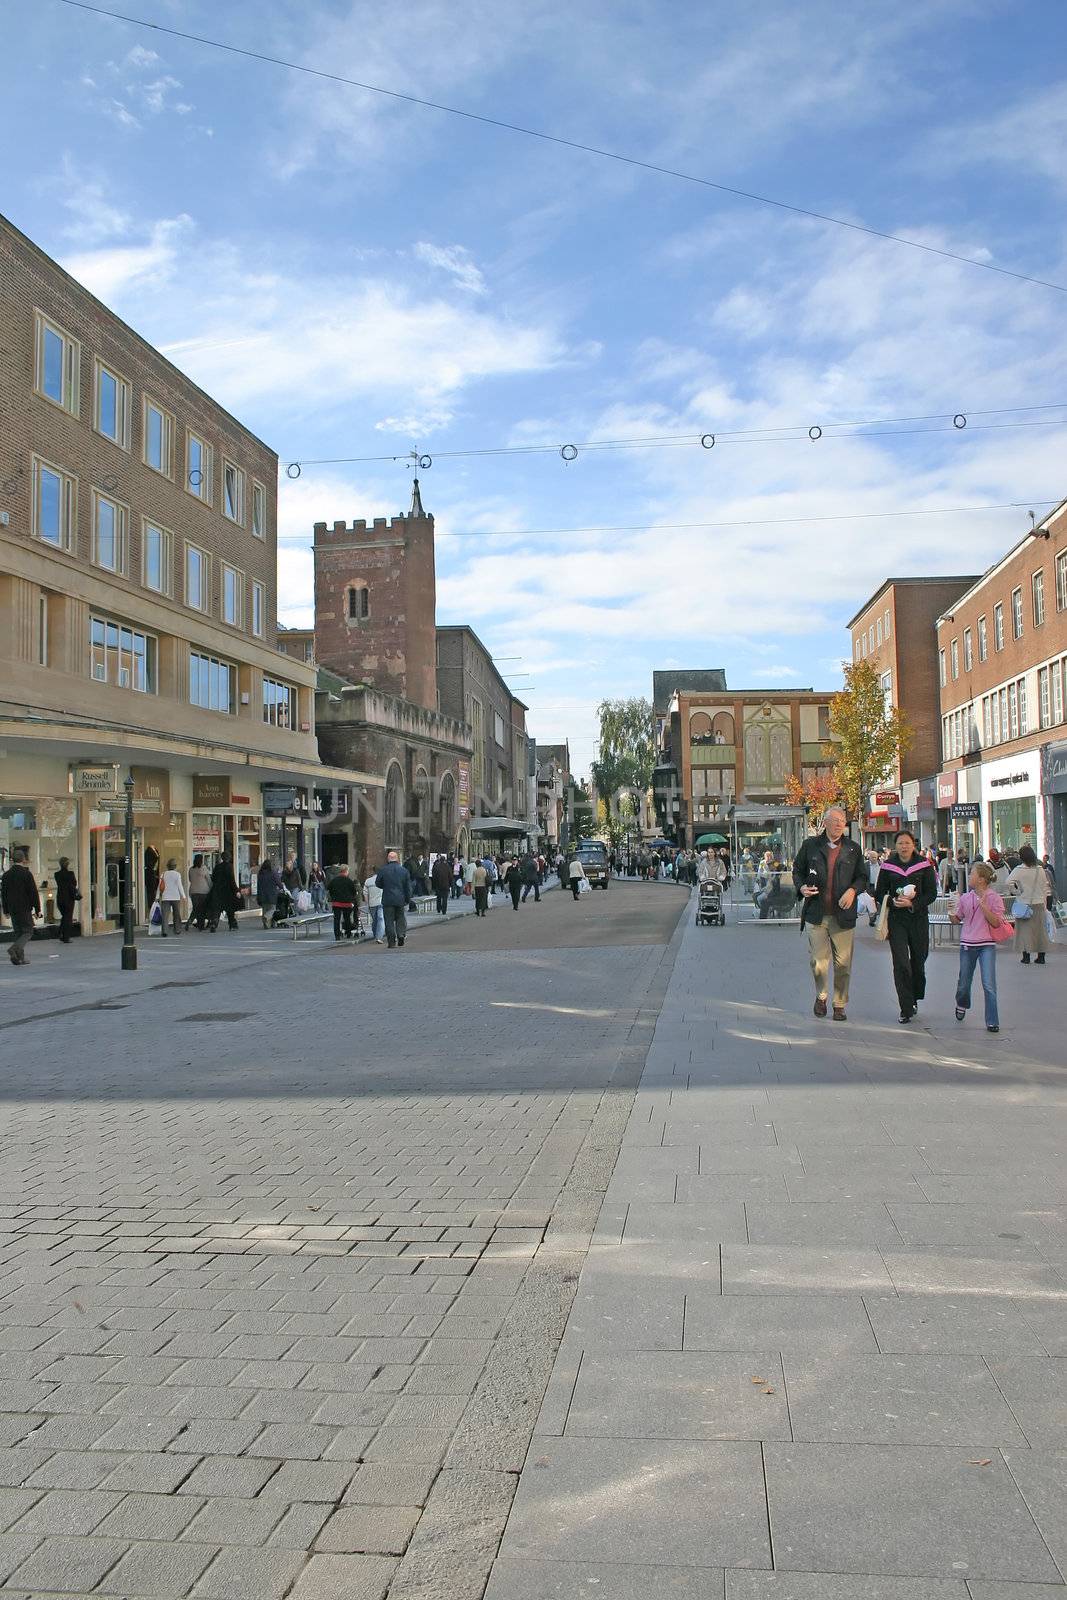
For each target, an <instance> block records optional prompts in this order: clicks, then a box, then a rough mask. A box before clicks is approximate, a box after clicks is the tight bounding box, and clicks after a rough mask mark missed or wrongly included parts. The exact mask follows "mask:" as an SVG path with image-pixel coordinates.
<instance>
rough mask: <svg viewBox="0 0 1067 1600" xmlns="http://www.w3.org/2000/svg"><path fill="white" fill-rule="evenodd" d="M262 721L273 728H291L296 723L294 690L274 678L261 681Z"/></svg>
mask: <svg viewBox="0 0 1067 1600" xmlns="http://www.w3.org/2000/svg"><path fill="white" fill-rule="evenodd" d="M263 721H264V722H269V723H270V724H271V726H272V727H275V728H291V727H293V726H294V724H295V722H296V690H295V689H294V688H293V687H292V686H291V685H290V684H288V683H278V682H277V680H276V679H274V678H264V679H263Z"/></svg>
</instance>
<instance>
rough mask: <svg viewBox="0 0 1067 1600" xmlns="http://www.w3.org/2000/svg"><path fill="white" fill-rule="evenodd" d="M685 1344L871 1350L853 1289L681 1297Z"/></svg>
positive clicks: (874, 1346) (714, 1347) (694, 1292)
mask: <svg viewBox="0 0 1067 1600" xmlns="http://www.w3.org/2000/svg"><path fill="white" fill-rule="evenodd" d="M684 1344H685V1349H687V1350H755V1349H761V1350H817V1351H820V1352H830V1351H835V1352H838V1351H839V1352H841V1353H845V1352H846V1351H862V1350H870V1351H875V1350H877V1348H878V1346H877V1344H876V1342H875V1337H874V1333H873V1332H872V1330H871V1324H870V1321H869V1319H868V1317H867V1313H866V1311H865V1310H864V1302H863V1301H862V1300H861V1299H859V1298H858V1297H857V1296H854V1295H831V1294H827V1295H810V1294H801V1295H774V1294H754V1295H741V1294H728V1295H719V1294H711V1293H709V1292H707V1291H706V1290H701V1289H691V1290H690V1291H689V1292H688V1293H687V1295H686V1300H685V1340H684Z"/></svg>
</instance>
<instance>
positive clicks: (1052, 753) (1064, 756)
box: [1046, 744, 1067, 794]
mask: <svg viewBox="0 0 1067 1600" xmlns="http://www.w3.org/2000/svg"><path fill="white" fill-rule="evenodd" d="M1046 759H1047V761H1048V782H1047V784H1046V791H1047V793H1048V794H1067V744H1054V745H1052V746H1051V747H1050V749H1049V751H1048V754H1047V757H1046Z"/></svg>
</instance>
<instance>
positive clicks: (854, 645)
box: [852, 639, 860, 661]
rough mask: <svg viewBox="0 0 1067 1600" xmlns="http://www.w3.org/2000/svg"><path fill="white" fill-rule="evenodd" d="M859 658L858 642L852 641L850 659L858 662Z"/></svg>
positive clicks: (856, 640)
mask: <svg viewBox="0 0 1067 1600" xmlns="http://www.w3.org/2000/svg"><path fill="white" fill-rule="evenodd" d="M859 658H860V642H859V640H858V639H854V640H853V641H852V659H853V661H858V660H859Z"/></svg>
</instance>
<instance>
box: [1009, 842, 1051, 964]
mask: <svg viewBox="0 0 1067 1600" xmlns="http://www.w3.org/2000/svg"><path fill="white" fill-rule="evenodd" d="M1048 888H1049V880H1048V873H1047V872H1046V871H1045V869H1044V867H1043V866H1042V865H1041V863H1040V861H1039V860H1038V859H1037V855H1036V852H1035V851H1034V850H1033V849H1032V848H1031V846H1030V845H1028V844H1024V845H1023V847H1022V849H1021V850H1020V851H1019V865H1018V866H1017V867H1016V868H1015V870H1014V871H1013V872H1012V873H1011V875H1010V877H1009V878H1008V879H1007V881H1006V883H1005V886H1004V888H1003V889H1001V890H1000V893H1001V894H1002V895H1004V897H1005V899H1008V898H1009V897H1011V901H1012V905H1011V911H1012V915H1013V917H1014V918H1015V949H1016V952H1021V955H1022V965H1023V966H1024V967H1028V966H1029V965H1030V957H1031V956H1033V957H1034V958H1035V965H1036V966H1039V967H1043V966H1044V965H1045V952H1046V951H1047V950H1048V948H1049V938H1048V928H1047V926H1046V923H1045V907H1046V902H1047V900H1048Z"/></svg>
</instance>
